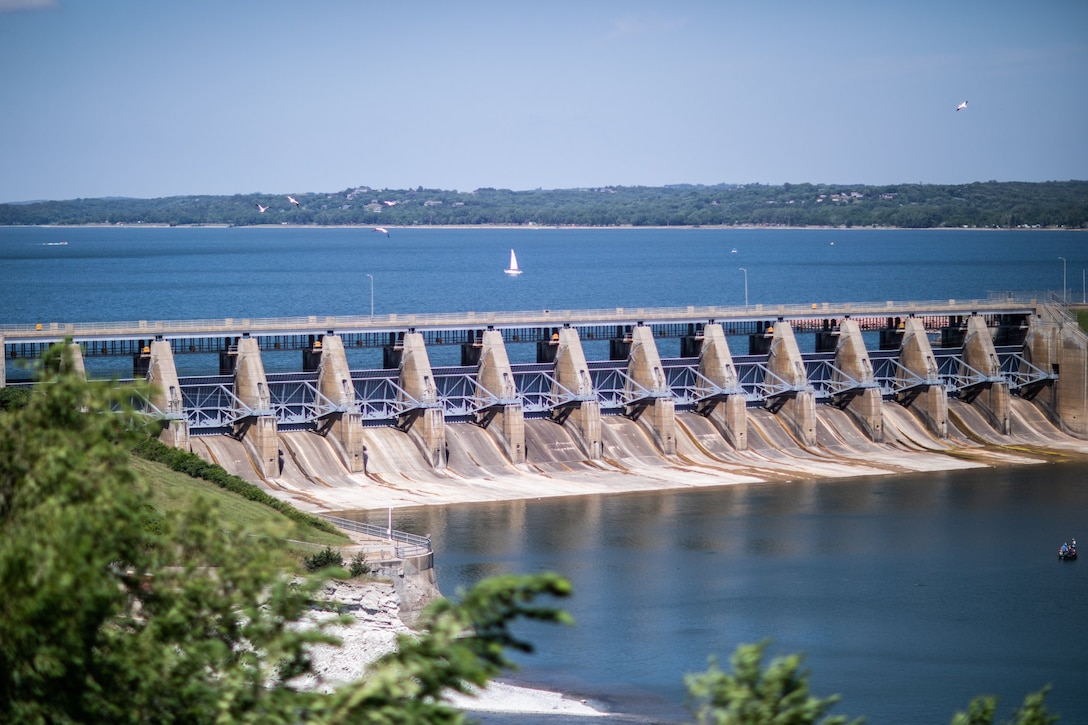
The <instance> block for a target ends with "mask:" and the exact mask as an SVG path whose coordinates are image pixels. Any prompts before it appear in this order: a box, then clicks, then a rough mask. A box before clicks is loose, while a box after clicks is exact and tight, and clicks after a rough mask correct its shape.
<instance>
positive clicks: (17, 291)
mask: <svg viewBox="0 0 1088 725" xmlns="http://www.w3.org/2000/svg"><path fill="white" fill-rule="evenodd" d="M62 239H63V240H65V241H67V242H68V244H67V245H65V246H44V245H45V243H48V242H55V241H60V240H62ZM1086 239H1088V237H1085V236H1084V235H1082V234H1077V233H1072V232H1029V231H1017V232H978V231H967V230H955V231H918V232H910V231H877V230H849V231H847V230H819V231H817V230H811V231H790V230H667V229H662V230H577V229H561V230H551V229H548V230H532V231H529V230H476V229H472V230H465V229H458V230H428V229H418V230H417V229H408V230H397V229H394V230H392V233H391V236H390V237H388V238H386V237H384V236H382V235H378V234H374V233H373V232H371V231H370V230H369V229H362V230H351V229H313V230H311V229H294V228H285V229H141V228H94V229H82V228H79V229H71V228H0V325H2V324H27V323H31V324H32V323H36V322H43V323H47V322H53V321H56V322H84V321H103V320H139V319H147V320H155V319H207V318H219V317H275V316H301V315H354V314H367V313H368V312H369V306H370V278H368V277H367V274H370V275H372V276H373V279H374V300H375V312H376V313H377V314H384V313H389V312H397V313H410V312H447V311H465V310H477V311H487V310H533V309H552V310H558V309H567V308H580V307H590V308H610V307H617V306H622V307H632V308H633V307H652V306H675V305H681V306H683V305H709V304H721V305H738V304H743V303H744V301H745V300H744V291H745V290H744V281H745V280H744V273H743V272H741V271H740V268H741V267H743V268H745V269H747V281H748V296H749V302H750V303H751V304H753V305H754V304H761V303H764V304H778V303H800V304H808V303H811V302H850V301H881V300H906V299H934V300H940V299H949V298H955V299H970V298H979V297H985V296H987V295H988V294H989V293H991V292H998V293H1000V292H1007V291H1020V290H1053V291H1056V292H1058V293H1059V294H1060V293H1061V290H1062V287H1063V277H1064V281H1065V285H1064V286H1065V287H1066V288H1067V289H1068V290H1069V292H1068V295H1069V297H1070V298H1071V299H1075V300H1079V299H1080V298H1081V296H1082V294H1083V287H1082V275H1083V269H1084V268H1085V267H1088V250H1086V249H1084V241H1085V240H1086ZM832 242H834V244H832ZM511 247H514V248H516V249H517V252H518V258H519V262H520V263H521V266H522V268H523V269H524V270H525V273H524V274H523V275H521V276H520V277H517V278H510V277H507V276H506V275H504V274H503V273H502V269H503V268H504V267H505V266H506V263H507V260H508V255H509V249H510V248H511ZM733 249H736V250H737V251H736V253H733V252H732V250H733ZM1060 257H1064V258H1065V260H1066V261H1065V265H1064V270H1063V263H1062V261H1061V260H1060V259H1059V258H1060ZM1063 271H1064V275H1063ZM179 357H184V356H179ZM295 362H296V363H297V360H295ZM179 367H181V362H180V361H179ZM9 371H10V367H9ZM1086 474H1088V466H1086V465H1083V464H1065V465H1054V464H1045V465H1040V466H1031V467H1024V468H1007V469H983V470H981V471H968V472H961V473H936V474H927V475H911V476H900V477H883V478H876V479H856V480H850V481H820V482H816V483H792V484H759V485H750V486H732V487H725V488H722V489H714V490H704V491H697V492H688V493H676V492H671V493H661V494H639V495H624V496H613V497H592V498H585V499H561V500H541V501H535V502H520V503H511V504H481V505H474V506H454V507H444V508H432V509H413V510H406V511H403V512H399V513H398V514H397V518H396V519H395V524H396V525H397V526H398V528H404V529H408V530H412V531H417V532H419V533H431V534H433V535H434V537H435V541H436V544H437V550H438V556H437V562H438V576H439V583H440V585H441V586H442V588H443V590H444V591H446V592H447V593H452V592H453V591H454V590H455V589H456V588H457V587H458V586H462V585H468V584H471V583H473V582H475V581H477V580H479V579H480V578H481V577H483V576H486V575H489V574H493V573H498V572H506V571H515V572H532V571H539V570H544V569H554V570H556V571H559V572H561V573H563V574H565V575H567V576H569V577H570V578H571V579H572V580H573V582H574V585H575V591H576V596H575V597H574V599H573V600H571V601H570V602H569V603H568V604H569V608H570V610H571V611H572V612H573V613H574V615H575V617H576V619H577V621H578V626H577V627H576V628H574V629H571V630H564V629H554V628H548V629H541V628H529V629H526V630H525V634H527V635H528V636H530V637H531V639H533V641H535V642H536V643H537V644H538V645H539V647H538V652H537V653H536V654H535V655H533V656H532V657H528V658H525V659H524V671H523V672H522V675H521V676H522V677H524V678H525V679H526V680H528V681H529V682H532V683H536V684H545V685H551V686H555V687H561V688H564V689H566V690H569V691H571V692H576V693H579V694H582V695H584V696H587V697H590V698H593V699H594V700H597V701H600V702H603V703H605V704H607V705H609V706H610V707H612V708H614V709H617V710H620V711H623V712H626V713H633V715H632V717H631V718H627V720H637V719H640V718H648V719H650V720H662V721H673V722H675V721H679V720H682V719H684V712H683V709H682V707H681V706H680V703H681V701H682V686H681V678H682V676H683V674H684V673H685V672H689V671H697V670H701V669H704V668H705V666H706V657H707V656H708V655H711V654H716V655H718V656H719V657H721V658H722V659H723V660H725V659H727V658H728V656H729V654H730V653H731V652H732V651H733V649H734V647H735V646H736V645H737V644H738V643H740V642H754V641H758V640H761V639H764V638H771V639H772V640H773V646H772V650H773V652H775V653H783V652H793V651H803V652H805V653H807V660H806V662H807V664H808V666H809V667H810V668H811V670H812V673H813V675H812V685H813V689H814V691H815V692H816V693H817V694H820V695H827V694H830V693H832V692H838V693H841V694H842V695H843V702H842V704H841V705H840V706H839V707H837V708H836V710H835V712H839V713H845V714H851V715H862V714H863V715H866V716H868V718H869V722H871V723H877V724H884V723H886V724H892V725H894V724H898V723H943V722H948V720H949V719H950V718H951V715H952V713H953V712H954V711H955V710H956V709H958V708H963V707H966V705H967V703H968V701H969V700H970V698H971V697H972V696H974V695H976V694H980V693H993V694H997V695H999V696H1000V698H1001V710H1000V714H1001V715H1002V716H1007V715H1008V714H1009V712H1010V711H1011V708H1012V707H1013V706H1014V705H1015V704H1018V703H1019V701H1020V699H1021V698H1022V697H1023V695H1024V694H1026V693H1027V692H1029V691H1033V690H1036V689H1038V688H1039V687H1041V686H1042V685H1044V684H1047V683H1053V685H1054V691H1053V694H1052V695H1051V698H1050V702H1051V705H1052V709H1054V710H1056V711H1059V712H1061V713H1062V715H1063V718H1062V722H1063V723H1066V724H1068V723H1086V722H1088V694H1085V693H1088V689H1086V688H1085V687H1084V686H1083V683H1082V682H1081V679H1082V675H1083V673H1084V672H1088V654H1086V653H1088V648H1086V645H1088V619H1086V618H1085V617H1084V616H1083V615H1082V614H1081V613H1080V606H1081V604H1082V603H1083V602H1084V600H1085V596H1086V595H1088V569H1085V560H1081V561H1078V562H1071V563H1068V564H1060V563H1058V562H1057V557H1056V549H1057V546H1058V545H1059V544H1060V543H1061V541H1063V540H1065V539H1067V538H1069V537H1070V536H1076V535H1077V534H1078V533H1079V534H1081V536H1082V546H1083V542H1084V541H1088V533H1085V529H1081V527H1082V525H1083V524H1084V523H1085V522H1088V487H1086V486H1085V485H1084V481H1085V477H1086ZM383 523H384V520H383ZM1078 529H1081V530H1078ZM485 719H486V721H487V722H490V723H504V724H505V723H515V722H517V723H530V722H545V721H546V720H542V719H540V718H537V719H532V718H522V717H519V718H508V717H507V718H504V717H495V716H490V717H487V718H485Z"/></svg>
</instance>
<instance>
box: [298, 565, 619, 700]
mask: <svg viewBox="0 0 1088 725" xmlns="http://www.w3.org/2000/svg"><path fill="white" fill-rule="evenodd" d="M323 594H324V596H325V597H326V598H327V599H330V600H333V601H336V602H339V603H340V604H341V605H342V606H343V608H344V610H345V612H346V613H348V614H350V615H351V616H352V617H354V618H355V621H354V622H353V623H352V624H349V625H346V626H336V627H331V628H330V629H329V632H330V633H332V634H334V635H335V636H337V637H338V638H339V639H340V640H341V642H342V644H341V645H340V646H339V647H333V646H331V645H318V646H316V647H314V648H313V651H312V655H313V665H314V674H313V675H312V676H308V677H305V678H300V681H299V683H298V684H299V686H301V687H303V688H305V689H309V690H319V691H321V692H331V691H332V689H334V688H335V687H336V686H339V685H343V684H346V683H348V682H351V681H353V680H357V679H359V678H361V677H363V676H364V675H365V673H366V671H367V669H368V667H369V666H370V665H371V664H372V663H373V662H375V661H376V660H377V659H378V658H380V657H381V656H383V655H385V654H387V653H388V652H392V651H393V650H394V649H395V647H396V641H397V636H398V635H401V634H410V633H411V632H412V629H411V628H410V627H408V626H407V625H406V624H405V623H404V621H403V620H402V619H401V616H400V600H399V597H398V596H397V593H396V591H395V588H394V586H393V584H392V583H390V582H383V581H376V580H367V581H359V582H356V581H347V582H342V581H335V580H334V581H330V582H329V583H327V584H326V586H325V589H324V592H323ZM330 616H332V615H331V614H330V613H327V612H320V611H315V612H313V613H311V615H310V619H311V621H313V622H317V621H320V620H322V619H326V618H328V617H330ZM472 691H473V692H474V693H475V694H462V693H451V694H450V695H449V696H448V697H447V702H448V703H449V704H450V705H452V706H453V707H456V708H457V709H459V710H462V711H469V712H481V713H483V712H487V713H508V714H524V715H566V716H572V717H579V718H590V717H592V718H598V717H607V716H609V715H610V714H612V713H608V712H605V711H603V710H600V709H597V708H595V707H593V706H592V705H590V704H589V703H588V702H587V701H586V700H584V699H576V698H573V697H568V696H567V695H564V694H563V693H561V692H555V691H552V690H546V689H540V688H536V687H527V686H524V685H514V684H511V683H509V682H506V681H504V680H503V679H501V678H497V679H495V680H492V681H491V682H490V683H488V686H487V687H485V688H483V689H476V688H473V690H472Z"/></svg>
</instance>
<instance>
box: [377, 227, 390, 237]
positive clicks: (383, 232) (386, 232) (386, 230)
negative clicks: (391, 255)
mask: <svg viewBox="0 0 1088 725" xmlns="http://www.w3.org/2000/svg"><path fill="white" fill-rule="evenodd" d="M374 231H376V232H381V233H382V234H384V235H385V236H387V237H388V236H389V230H388V229H386V228H385V227H374Z"/></svg>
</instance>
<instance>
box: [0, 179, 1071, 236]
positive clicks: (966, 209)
mask: <svg viewBox="0 0 1088 725" xmlns="http://www.w3.org/2000/svg"><path fill="white" fill-rule="evenodd" d="M295 198H296V199H298V200H299V202H300V204H301V205H300V206H299V207H297V208H296V207H293V206H292V205H291V204H290V203H288V202H287V200H286V199H285V198H284V197H283V196H278V195H271V196H270V195H266V194H236V195H233V196H180V197H178V196H175V197H166V198H161V199H75V200H71V201H44V202H36V203H33V204H0V224H93V223H96V224H108V223H126V224H136V223H143V224H169V225H180V224H229V225H236V226H241V225H252V224H276V225H279V224H315V225H318V226H326V225H352V224H358V225H378V224H381V225H384V226H415V225H438V224H454V225H456V224H516V225H528V224H534V225H541V226H546V225H579V226H635V227H639V226H681V225H683V226H697V225H702V226H711V225H718V226H732V225H738V224H752V225H771V226H783V225H786V226H812V225H819V226H846V227H856V226H898V227H906V228H923V227H960V226H969V227H984V228H997V227H999V228H1010V229H1011V228H1017V227H1065V228H1070V229H1081V228H1085V227H1088V182H1086V181H1048V182H1041V183H1024V182H996V181H989V182H985V183H977V182H976V183H972V184H958V185H943V184H892V185H887V186H864V185H859V184H852V185H843V184H783V185H782V186H769V185H766V184H716V185H710V186H706V185H701V184H679V185H675V186H665V187H643V186H604V187H595V188H582V189H550V190H543V189H534V190H528V191H511V190H509V189H493V188H482V189H476V190H475V191H470V192H459V191H445V190H441V189H423V188H416V189H400V190H396V189H384V190H381V191H378V190H375V189H370V188H368V187H365V186H360V187H356V188H353V189H345V190H344V191H341V192H336V193H323V194H295ZM385 202H393V204H392V205H388V204H386V203H385ZM258 203H259V204H261V205H262V206H267V207H269V209H268V211H267V212H265V213H261V212H260V211H259V210H258V209H257V204H258Z"/></svg>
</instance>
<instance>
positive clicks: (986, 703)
mask: <svg viewBox="0 0 1088 725" xmlns="http://www.w3.org/2000/svg"><path fill="white" fill-rule="evenodd" d="M1048 692H1050V687H1044V688H1043V689H1041V690H1039V691H1038V692H1033V693H1031V694H1029V695H1028V696H1027V697H1025V698H1024V703H1023V704H1022V705H1021V706H1020V707H1019V708H1017V710H1016V712H1014V713H1013V715H1012V719H1011V720H1006V721H1004V725H1052V723H1056V722H1058V716H1057V715H1051V714H1050V712H1049V711H1048V710H1047V709H1046V696H1047V693H1048ZM996 710H997V699H996V698H994V697H991V696H984V697H976V698H975V699H974V700H971V704H970V705H969V706H968V708H967V712H957V713H956V714H955V715H954V716H953V718H952V725H993V722H994V713H995V712H996Z"/></svg>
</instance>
